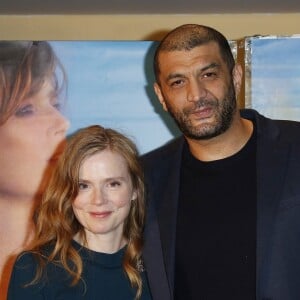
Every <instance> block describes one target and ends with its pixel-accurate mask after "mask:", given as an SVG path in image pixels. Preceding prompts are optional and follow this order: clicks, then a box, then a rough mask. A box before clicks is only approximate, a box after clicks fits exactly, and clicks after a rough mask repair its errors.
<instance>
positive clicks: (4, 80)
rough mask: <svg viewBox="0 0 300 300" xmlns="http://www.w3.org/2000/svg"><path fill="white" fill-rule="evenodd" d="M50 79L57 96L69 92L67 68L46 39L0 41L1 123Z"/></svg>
mask: <svg viewBox="0 0 300 300" xmlns="http://www.w3.org/2000/svg"><path fill="white" fill-rule="evenodd" d="M47 79H49V80H51V82H52V84H53V87H54V90H55V92H56V93H57V96H61V95H62V92H65V91H66V84H65V83H66V73H65V70H64V68H63V66H62V64H61V62H60V61H59V59H58V58H57V56H56V54H55V53H54V51H53V48H52V47H51V45H50V44H49V43H48V42H47V41H0V125H1V124H3V123H5V122H6V121H7V119H8V118H9V117H10V116H12V115H13V114H14V113H15V112H16V111H17V109H18V108H19V106H20V104H22V102H23V100H24V99H26V98H28V97H30V96H32V95H34V94H36V93H37V92H39V91H40V89H41V88H42V86H43V84H44V82H45V80H47Z"/></svg>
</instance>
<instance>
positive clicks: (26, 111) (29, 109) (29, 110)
mask: <svg viewBox="0 0 300 300" xmlns="http://www.w3.org/2000/svg"><path fill="white" fill-rule="evenodd" d="M33 113H34V108H33V105H31V104H28V105H24V106H22V107H20V108H18V109H17V110H16V112H15V116H16V117H26V116H29V115H31V114H33Z"/></svg>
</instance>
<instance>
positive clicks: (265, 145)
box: [256, 122, 289, 299]
mask: <svg viewBox="0 0 300 300" xmlns="http://www.w3.org/2000/svg"><path fill="white" fill-rule="evenodd" d="M265 123H267V122H265ZM263 126H264V127H265V129H264V131H265V132H264V134H262V133H260V132H259V128H258V139H257V253H256V256H257V265H256V268H257V270H256V274H257V277H256V283H257V289H256V290H257V299H261V297H262V295H263V290H264V288H265V287H266V286H267V284H268V283H267V280H268V277H269V276H268V274H269V272H268V270H269V268H270V263H271V262H270V256H271V255H270V250H271V247H272V238H273V234H274V226H275V223H276V213H277V209H278V205H279V201H280V195H281V191H282V187H283V182H284V178H285V173H286V166H287V157H288V155H287V154H288V150H289V148H288V145H287V144H281V143H280V142H278V140H277V141H276V139H277V135H278V134H279V133H278V129H277V128H270V127H269V126H268V125H267V124H264V125H263ZM258 127H259V126H258ZM268 134H270V135H271V139H270V135H269V137H264V135H268Z"/></svg>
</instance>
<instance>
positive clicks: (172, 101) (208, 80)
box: [154, 42, 241, 140]
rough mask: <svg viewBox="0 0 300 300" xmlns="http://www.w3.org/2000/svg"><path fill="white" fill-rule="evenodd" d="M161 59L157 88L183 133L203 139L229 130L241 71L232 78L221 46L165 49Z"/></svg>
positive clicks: (236, 70)
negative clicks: (188, 49)
mask: <svg viewBox="0 0 300 300" xmlns="http://www.w3.org/2000/svg"><path fill="white" fill-rule="evenodd" d="M158 59H159V70H160V73H159V78H158V79H159V83H155V85H154V89H155V92H156V94H157V96H158V98H159V100H160V102H161V104H162V105H163V107H164V109H165V110H166V111H168V112H169V113H170V114H171V115H172V117H173V118H174V120H175V121H176V123H177V125H178V126H179V128H180V129H181V131H182V132H183V134H184V135H185V136H186V137H188V138H192V139H196V140H200V139H209V138H212V137H215V136H218V135H220V134H221V133H223V132H225V131H226V130H227V129H228V128H229V127H230V125H231V123H232V120H233V118H234V115H235V113H236V111H237V109H236V97H235V94H236V93H235V91H236V90H238V89H239V86H240V82H241V73H240V72H239V69H237V68H238V67H235V69H234V71H233V77H232V75H231V74H230V72H229V70H228V67H227V65H226V64H225V62H224V61H223V59H222V57H221V55H220V52H219V47H218V45H217V44H216V43H214V42H211V43H208V44H205V45H201V46H198V47H195V48H193V49H192V50H190V51H185V50H182V51H172V52H167V51H163V52H161V53H160V54H159V57H158Z"/></svg>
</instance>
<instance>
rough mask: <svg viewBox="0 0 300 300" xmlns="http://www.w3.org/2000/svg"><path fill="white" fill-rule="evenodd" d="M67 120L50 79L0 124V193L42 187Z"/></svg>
mask: <svg viewBox="0 0 300 300" xmlns="http://www.w3.org/2000/svg"><path fill="white" fill-rule="evenodd" d="M68 128H69V122H68V121H67V120H66V119H65V118H64V117H63V116H62V114H61V113H60V112H59V103H58V100H57V98H56V97H55V93H54V90H53V87H52V85H51V83H50V81H45V84H44V85H43V87H42V88H41V90H40V91H39V92H38V93H37V94H35V95H33V96H31V97H29V98H27V99H24V101H23V102H22V103H21V105H20V107H19V108H18V109H17V111H16V112H15V113H14V114H13V115H12V116H11V117H10V118H9V119H8V120H7V121H6V122H5V123H4V124H3V125H1V126H0V197H1V198H4V197H5V198H7V199H21V198H24V199H25V198H32V197H33V196H35V195H36V194H38V193H40V192H41V191H42V189H43V183H45V181H46V177H48V176H49V172H50V171H51V169H52V167H53V165H54V163H55V162H56V160H57V157H58V155H59V154H60V153H61V151H62V147H63V145H64V141H65V136H66V131H67V129H68Z"/></svg>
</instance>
